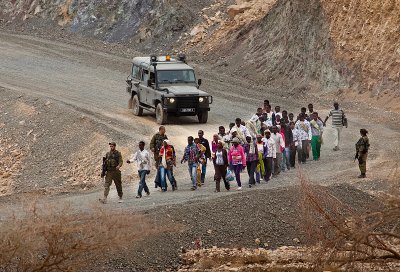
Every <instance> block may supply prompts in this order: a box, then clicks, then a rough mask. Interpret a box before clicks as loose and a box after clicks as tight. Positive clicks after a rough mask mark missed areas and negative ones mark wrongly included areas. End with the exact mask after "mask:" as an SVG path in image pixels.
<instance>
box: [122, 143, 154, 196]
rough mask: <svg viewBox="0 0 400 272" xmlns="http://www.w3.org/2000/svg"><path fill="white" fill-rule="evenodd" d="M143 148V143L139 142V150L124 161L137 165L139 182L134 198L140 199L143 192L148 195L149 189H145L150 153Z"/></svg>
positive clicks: (149, 166)
mask: <svg viewBox="0 0 400 272" xmlns="http://www.w3.org/2000/svg"><path fill="white" fill-rule="evenodd" d="M144 146H145V143H144V142H143V141H140V142H139V150H138V151H136V153H134V154H133V155H132V157H131V158H130V159H129V160H127V161H126V163H128V164H129V163H133V162H136V163H137V169H138V174H139V178H140V181H139V188H138V192H137V195H136V198H141V197H142V192H143V190H144V191H145V193H146V195H150V191H149V187H147V184H146V175H149V174H150V168H151V158H150V153H149V152H148V151H147V150H146V149H144Z"/></svg>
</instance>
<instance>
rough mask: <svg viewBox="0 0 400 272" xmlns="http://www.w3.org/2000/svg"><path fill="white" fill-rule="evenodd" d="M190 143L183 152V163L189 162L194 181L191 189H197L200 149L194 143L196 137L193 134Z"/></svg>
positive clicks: (190, 174) (190, 173) (191, 176)
mask: <svg viewBox="0 0 400 272" xmlns="http://www.w3.org/2000/svg"><path fill="white" fill-rule="evenodd" d="M187 141H188V144H187V146H186V147H185V151H184V152H183V158H182V160H181V164H182V163H184V162H187V163H188V170H189V176H190V179H191V181H192V188H191V190H192V191H193V190H196V189H197V183H196V177H197V165H198V163H199V156H200V151H199V149H198V148H197V145H196V144H195V143H194V139H193V137H192V136H189V137H188V139H187Z"/></svg>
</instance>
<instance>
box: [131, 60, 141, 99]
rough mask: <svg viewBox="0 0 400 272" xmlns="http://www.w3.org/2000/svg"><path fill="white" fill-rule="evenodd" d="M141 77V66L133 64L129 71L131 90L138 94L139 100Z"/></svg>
mask: <svg viewBox="0 0 400 272" xmlns="http://www.w3.org/2000/svg"><path fill="white" fill-rule="evenodd" d="M141 78H142V68H141V67H139V66H138V65H135V64H133V65H132V73H131V81H132V91H134V92H136V93H137V94H138V97H139V101H140V102H143V101H142V100H141V94H140V84H141Z"/></svg>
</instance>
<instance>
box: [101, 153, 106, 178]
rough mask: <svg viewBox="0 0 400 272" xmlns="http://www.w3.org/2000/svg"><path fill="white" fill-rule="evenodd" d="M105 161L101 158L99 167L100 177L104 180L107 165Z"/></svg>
mask: <svg viewBox="0 0 400 272" xmlns="http://www.w3.org/2000/svg"><path fill="white" fill-rule="evenodd" d="M106 161H107V159H106V157H103V164H102V166H101V175H100V176H101V177H102V178H104V177H105V176H106V173H107V163H106Z"/></svg>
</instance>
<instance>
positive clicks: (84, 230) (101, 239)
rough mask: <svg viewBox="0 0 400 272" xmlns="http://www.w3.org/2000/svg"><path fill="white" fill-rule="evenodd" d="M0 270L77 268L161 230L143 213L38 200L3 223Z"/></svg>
mask: <svg viewBox="0 0 400 272" xmlns="http://www.w3.org/2000/svg"><path fill="white" fill-rule="evenodd" d="M0 228H1V232H0V247H1V252H0V271H26V272H34V271H77V270H78V269H79V268H81V267H82V266H83V265H85V264H86V263H87V262H88V261H89V260H91V261H94V260H95V258H96V259H98V258H99V257H101V256H106V255H108V254H110V253H112V252H114V251H116V250H117V249H121V248H124V247H127V246H129V245H132V244H133V243H134V241H135V240H138V239H141V238H144V237H146V236H147V235H149V234H152V233H154V232H155V231H159V228H156V227H154V226H152V225H151V224H150V222H148V221H147V220H146V219H145V218H144V217H143V216H139V215H133V214H130V213H127V212H125V213H122V212H115V211H114V212H113V211H105V210H100V209H96V210H94V211H90V212H85V213H76V212H73V211H71V210H70V209H69V208H68V207H64V208H60V209H58V208H49V207H42V206H40V205H38V204H34V205H33V206H32V207H31V208H29V209H27V210H26V212H25V214H24V215H23V217H21V218H19V217H17V216H15V215H12V216H11V217H10V218H7V220H5V221H3V222H1V223H0Z"/></svg>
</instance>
